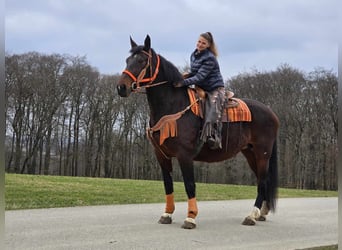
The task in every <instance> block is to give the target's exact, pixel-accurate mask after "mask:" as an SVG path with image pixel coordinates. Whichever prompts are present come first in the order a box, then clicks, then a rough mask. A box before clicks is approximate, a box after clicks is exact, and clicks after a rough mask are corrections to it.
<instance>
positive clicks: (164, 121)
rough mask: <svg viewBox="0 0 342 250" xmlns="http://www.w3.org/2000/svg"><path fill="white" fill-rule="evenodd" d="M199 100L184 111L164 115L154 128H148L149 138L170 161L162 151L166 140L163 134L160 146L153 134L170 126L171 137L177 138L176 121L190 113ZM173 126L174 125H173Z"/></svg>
mask: <svg viewBox="0 0 342 250" xmlns="http://www.w3.org/2000/svg"><path fill="white" fill-rule="evenodd" d="M199 100H200V99H199V98H197V99H196V100H195V101H193V102H192V103H190V105H188V106H187V107H186V108H185V109H184V110H182V111H179V112H177V113H175V114H171V115H164V116H163V117H162V118H160V120H159V121H158V122H157V123H156V124H155V125H154V126H153V127H152V128H147V131H146V132H147V136H148V138H149V139H150V140H151V142H152V144H153V145H154V146H155V147H156V148H158V149H159V151H160V152H161V153H162V154H163V155H164V157H165V158H166V159H170V157H168V156H167V155H166V154H165V152H164V151H163V150H162V148H161V147H160V145H162V144H163V142H164V140H165V139H166V138H165V135H164V138H162V133H160V141H159V144H158V143H157V142H156V141H155V140H154V138H153V133H154V132H156V131H162V130H164V128H165V126H168V128H169V129H171V133H169V135H172V136H177V123H176V121H177V120H178V119H179V118H181V117H182V115H184V114H185V112H186V111H188V110H189V109H191V107H192V106H193V105H195V104H196V103H197V102H199ZM172 124H173V125H172Z"/></svg>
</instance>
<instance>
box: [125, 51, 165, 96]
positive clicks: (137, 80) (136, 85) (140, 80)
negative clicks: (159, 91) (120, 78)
mask: <svg viewBox="0 0 342 250" xmlns="http://www.w3.org/2000/svg"><path fill="white" fill-rule="evenodd" d="M142 52H143V53H145V54H146V55H147V56H148V60H147V64H146V66H145V67H144V68H143V69H142V70H141V71H140V73H139V75H138V77H135V76H134V75H133V74H132V72H130V71H129V70H127V69H125V70H124V71H123V72H122V73H125V74H127V75H128V76H129V77H130V78H132V80H133V82H132V89H133V90H136V89H139V88H140V83H152V82H153V81H154V80H155V79H156V78H157V75H158V72H159V65H160V58H159V55H157V65H156V69H155V71H154V74H153V75H152V64H151V60H152V53H151V50H150V51H149V53H147V52H145V51H142ZM148 67H150V75H151V77H150V78H144V77H145V75H146V69H147V68H148ZM146 87H147V86H146Z"/></svg>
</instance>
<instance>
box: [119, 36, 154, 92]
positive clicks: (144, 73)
mask: <svg viewBox="0 0 342 250" xmlns="http://www.w3.org/2000/svg"><path fill="white" fill-rule="evenodd" d="M130 41H131V50H130V53H131V55H130V56H129V57H128V58H127V59H126V68H125V70H124V71H123V72H122V74H121V77H120V79H119V83H118V84H117V90H118V93H119V95H120V96H122V97H127V96H129V94H130V93H131V92H132V91H135V90H136V89H137V88H139V87H140V84H142V83H152V82H153V81H154V80H155V78H156V76H157V74H158V67H159V57H158V56H157V57H156V59H154V58H153V52H152V50H151V39H150V36H149V35H147V36H146V38H145V42H144V45H137V44H136V43H135V42H134V41H133V39H132V37H130ZM154 60H155V61H156V65H152V64H153V63H154V62H153V61H154Z"/></svg>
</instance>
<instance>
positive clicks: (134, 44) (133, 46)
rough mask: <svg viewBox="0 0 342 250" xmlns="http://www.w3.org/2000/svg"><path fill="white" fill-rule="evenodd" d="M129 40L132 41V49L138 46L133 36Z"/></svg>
mask: <svg viewBox="0 0 342 250" xmlns="http://www.w3.org/2000/svg"><path fill="white" fill-rule="evenodd" d="M129 40H130V41H131V48H132V49H133V48H135V47H137V46H138V44H136V42H134V41H133V39H132V37H131V36H129Z"/></svg>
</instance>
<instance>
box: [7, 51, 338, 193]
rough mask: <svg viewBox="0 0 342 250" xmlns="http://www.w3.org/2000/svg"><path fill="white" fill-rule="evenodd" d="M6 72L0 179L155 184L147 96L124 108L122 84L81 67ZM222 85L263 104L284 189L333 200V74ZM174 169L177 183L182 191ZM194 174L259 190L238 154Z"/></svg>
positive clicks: (61, 59)
mask: <svg viewBox="0 0 342 250" xmlns="http://www.w3.org/2000/svg"><path fill="white" fill-rule="evenodd" d="M187 67H188V66H187V65H185V66H184V67H183V68H180V70H181V71H185V70H186V69H187ZM5 70H6V79H5V117H6V141H5V150H6V152H5V153H6V172H8V173H22V174H23V173H27V174H40V175H64V176H89V177H106V178H128V179H148V180H161V171H160V169H159V165H158V163H157V161H156V158H155V157H154V153H153V149H152V146H151V145H150V143H149V141H148V139H147V138H146V135H145V130H146V127H147V126H148V120H149V110H148V105H147V101H146V96H144V95H143V94H134V95H132V96H130V97H129V98H120V97H119V96H118V94H117V93H116V88H115V87H116V83H117V81H118V79H119V74H116V75H104V74H101V73H100V72H99V71H98V70H97V69H96V68H94V67H92V66H91V65H89V63H88V62H87V60H86V57H74V56H70V55H60V54H50V55H47V54H41V53H37V52H30V53H25V54H8V53H7V54H6V58H5ZM225 85H226V88H227V89H229V90H230V91H233V92H234V93H235V96H236V97H244V98H251V99H255V100H258V101H261V102H263V103H265V104H266V105H268V106H270V107H271V108H272V110H273V111H274V112H275V113H276V114H277V115H278V117H279V119H280V123H281V126H280V130H279V135H278V164H279V185H280V186H281V187H293V188H301V189H322V190H337V167H336V159H337V156H338V153H337V152H338V151H337V132H338V122H337V119H338V117H337V95H338V91H337V86H338V84H337V74H336V73H335V72H333V71H332V70H327V69H324V68H316V69H314V70H313V71H311V72H303V71H301V70H300V69H296V68H293V67H291V66H290V65H288V64H282V65H279V66H278V67H277V68H276V69H275V70H273V71H263V72H260V71H258V70H257V69H253V70H251V71H250V72H244V73H240V74H238V75H236V76H234V77H232V78H230V79H228V80H226V82H225ZM174 163H175V167H174V173H173V176H174V179H175V180H176V181H177V180H178V181H181V180H182V177H181V173H180V170H179V168H178V166H177V161H174ZM195 164H196V167H195V175H196V180H197V182H205V183H229V184H255V182H256V179H255V177H254V174H253V173H252V171H251V170H250V169H249V167H248V164H247V162H246V160H245V159H244V158H243V156H242V155H241V154H238V155H237V156H236V157H235V158H233V159H230V160H227V161H224V162H220V163H212V164H208V163H200V162H197V163H195Z"/></svg>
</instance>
